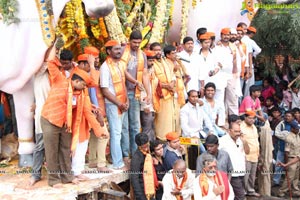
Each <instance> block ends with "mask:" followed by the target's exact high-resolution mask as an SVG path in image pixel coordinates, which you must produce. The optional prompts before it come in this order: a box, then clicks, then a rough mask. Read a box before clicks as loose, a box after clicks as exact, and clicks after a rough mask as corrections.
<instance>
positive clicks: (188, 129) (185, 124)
mask: <svg viewBox="0 0 300 200" xmlns="http://www.w3.org/2000/svg"><path fill="white" fill-rule="evenodd" d="M203 123H205V126H206V127H207V128H208V129H209V131H211V132H213V127H212V124H211V121H210V119H209V117H208V116H207V115H206V113H205V112H204V110H203V108H202V107H201V106H199V104H196V106H193V105H192V104H191V103H190V102H188V103H186V104H185V105H184V106H183V107H182V108H181V110H180V125H181V129H182V135H183V136H184V137H198V138H199V137H200V136H199V132H200V131H202V130H203Z"/></svg>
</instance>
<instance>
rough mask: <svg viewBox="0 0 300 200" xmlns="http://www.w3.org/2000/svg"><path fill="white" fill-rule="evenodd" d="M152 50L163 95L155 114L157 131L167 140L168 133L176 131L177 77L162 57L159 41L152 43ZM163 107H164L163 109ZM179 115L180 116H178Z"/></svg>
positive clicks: (157, 133)
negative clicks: (175, 95)
mask: <svg viewBox="0 0 300 200" xmlns="http://www.w3.org/2000/svg"><path fill="white" fill-rule="evenodd" d="M150 50H152V51H154V52H155V54H156V60H155V62H154V65H153V68H154V72H155V75H156V77H157V78H158V80H159V85H160V86H161V93H162V97H161V99H160V101H159V109H158V111H157V112H156V116H155V122H154V123H155V133H156V137H157V138H158V139H160V140H163V141H165V140H166V134H167V133H169V132H173V131H175V120H174V115H175V110H174V87H175V83H176V77H175V76H174V73H173V69H171V68H170V67H169V66H168V65H167V63H166V61H165V59H163V58H162V50H161V46H160V44H159V43H158V42H154V43H152V44H151V45H150ZM161 108H163V109H161ZM178 117H179V116H178ZM178 123H179V121H178Z"/></svg>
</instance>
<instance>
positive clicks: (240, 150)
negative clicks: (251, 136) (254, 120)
mask: <svg viewBox="0 0 300 200" xmlns="http://www.w3.org/2000/svg"><path fill="white" fill-rule="evenodd" d="M219 149H222V150H224V151H226V152H227V153H228V154H229V157H230V160H231V163H232V167H233V173H232V174H231V176H232V177H238V176H244V175H245V170H246V157H245V151H244V145H243V142H242V140H241V139H240V138H238V139H237V140H236V142H234V140H233V139H232V138H231V137H230V135H229V134H228V133H227V134H226V135H224V136H223V137H221V138H220V139H219Z"/></svg>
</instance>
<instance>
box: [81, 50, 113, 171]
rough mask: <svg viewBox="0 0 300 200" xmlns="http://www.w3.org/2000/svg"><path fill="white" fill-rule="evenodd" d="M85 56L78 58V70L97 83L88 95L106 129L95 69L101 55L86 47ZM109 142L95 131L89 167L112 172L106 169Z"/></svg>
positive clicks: (101, 97)
mask: <svg viewBox="0 0 300 200" xmlns="http://www.w3.org/2000/svg"><path fill="white" fill-rule="evenodd" d="M84 52H85V54H82V55H80V56H79V57H78V68H80V69H83V70H85V71H86V72H88V73H89V75H90V77H91V78H92V79H93V81H94V82H95V83H97V84H96V85H95V86H96V87H91V88H89V89H88V94H89V96H90V99H91V103H92V104H93V107H94V112H97V113H99V117H100V118H99V119H100V121H99V122H100V125H101V126H102V127H105V128H106V125H105V123H104V119H103V116H104V115H105V107H104V97H103V96H102V93H101V91H100V87H99V84H98V83H99V79H100V72H99V71H98V70H96V69H95V59H96V57H98V55H99V51H98V49H96V48H95V47H92V46H90V47H86V48H85V49H84ZM107 142H108V137H100V138H98V137H97V136H96V135H95V133H94V131H93V129H92V130H91V134H90V137H89V141H88V143H89V145H88V146H89V167H90V168H97V169H98V171H101V172H110V171H111V170H110V169H108V168H107V167H106V146H107ZM85 152H86V150H85ZM84 158H85V154H84V155H82V161H84ZM81 166H82V167H83V166H84V162H82V163H81Z"/></svg>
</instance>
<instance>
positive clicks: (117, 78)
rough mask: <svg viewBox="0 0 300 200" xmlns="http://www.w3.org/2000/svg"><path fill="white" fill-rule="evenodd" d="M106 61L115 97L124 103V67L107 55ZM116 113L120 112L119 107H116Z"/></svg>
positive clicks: (125, 99)
mask: <svg viewBox="0 0 300 200" xmlns="http://www.w3.org/2000/svg"><path fill="white" fill-rule="evenodd" d="M106 63H107V65H108V68H109V70H110V73H111V77H112V82H113V84H114V89H115V92H116V97H117V99H118V100H119V101H121V102H122V103H126V101H127V94H126V92H125V91H126V89H125V74H124V69H125V68H123V67H124V66H122V64H123V62H118V63H114V62H113V60H112V59H111V58H109V57H108V58H107V59H106ZM120 65H121V66H120ZM118 113H119V114H122V112H121V110H120V109H118Z"/></svg>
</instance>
